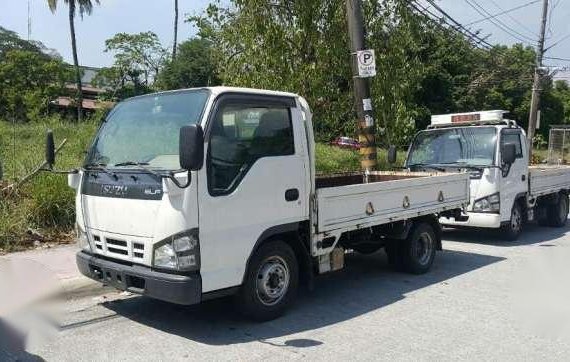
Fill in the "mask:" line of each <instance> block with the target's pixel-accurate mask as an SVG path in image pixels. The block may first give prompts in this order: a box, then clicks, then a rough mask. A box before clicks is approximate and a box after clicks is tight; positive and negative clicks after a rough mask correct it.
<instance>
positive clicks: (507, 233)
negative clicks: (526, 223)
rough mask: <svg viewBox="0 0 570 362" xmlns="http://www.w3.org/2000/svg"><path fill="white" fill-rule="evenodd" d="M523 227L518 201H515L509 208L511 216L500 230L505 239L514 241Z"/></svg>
mask: <svg viewBox="0 0 570 362" xmlns="http://www.w3.org/2000/svg"><path fill="white" fill-rule="evenodd" d="M522 227H523V212H522V208H521V205H520V203H518V202H515V204H514V205H513V208H512V210H511V218H510V220H509V221H508V223H507V224H505V225H503V227H502V232H503V236H504V238H505V239H506V240H509V241H514V240H517V239H518V238H519V235H520V234H521V232H522Z"/></svg>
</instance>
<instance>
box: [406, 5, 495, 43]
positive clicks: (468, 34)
mask: <svg viewBox="0 0 570 362" xmlns="http://www.w3.org/2000/svg"><path fill="white" fill-rule="evenodd" d="M426 1H427V2H428V3H429V4H430V5H431V6H432V7H433V8H434V9H435V10H436V11H438V12H439V13H440V14H441V15H442V16H443V18H440V17H438V16H437V15H435V14H434V13H433V12H431V11H430V9H428V8H427V7H425V6H423V5H420V4H419V3H418V2H417V1H414V0H408V3H409V4H411V5H412V6H413V7H414V8H415V9H416V10H417V11H418V12H419V13H420V14H422V15H424V16H427V15H425V13H422V11H421V10H420V9H418V8H417V6H420V7H421V8H422V9H423V10H424V11H425V12H427V13H429V14H431V15H432V16H434V17H436V18H437V19H439V20H441V21H443V22H444V23H445V24H446V25H448V26H450V27H451V28H452V29H454V30H455V31H457V32H459V33H461V34H463V35H464V36H466V37H467V38H468V40H469V41H474V42H475V44H476V45H480V46H482V47H483V48H485V49H490V48H492V47H493V45H492V44H490V43H489V42H487V40H486V38H481V37H480V36H479V34H478V33H474V32H472V31H471V30H470V29H468V28H466V27H465V26H464V25H462V24H461V23H459V22H458V21H457V20H455V19H454V18H453V17H451V16H450V15H449V14H448V13H447V12H446V11H444V10H443V9H442V8H441V7H439V6H438V5H437V4H436V3H435V2H434V1H433V0H426ZM428 17H429V16H428ZM445 19H447V20H448V21H445ZM432 20H433V19H432ZM449 22H451V23H452V24H450V23H449Z"/></svg>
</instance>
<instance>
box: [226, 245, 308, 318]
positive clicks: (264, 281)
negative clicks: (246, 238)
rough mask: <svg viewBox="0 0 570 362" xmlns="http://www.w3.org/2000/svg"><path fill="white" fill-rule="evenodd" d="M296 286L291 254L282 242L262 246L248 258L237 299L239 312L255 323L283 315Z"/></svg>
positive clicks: (294, 258) (295, 292) (292, 253)
mask: <svg viewBox="0 0 570 362" xmlns="http://www.w3.org/2000/svg"><path fill="white" fill-rule="evenodd" d="M298 284H299V267H298V263H297V259H296V257H295V253H294V252H293V250H292V249H291V247H290V246H289V245H288V244H286V243H284V242H282V241H271V242H268V243H266V244H264V245H262V246H261V247H260V248H259V249H258V250H257V251H255V253H254V254H253V256H252V259H251V261H250V265H249V267H248V269H247V272H246V276H245V279H244V284H243V285H242V287H241V289H240V292H239V293H238V295H237V304H238V307H239V309H240V310H241V312H242V313H243V314H244V315H246V316H247V317H249V318H251V319H254V320H257V321H268V320H272V319H275V318H277V317H280V316H281V315H283V313H284V312H285V310H286V309H287V307H289V305H290V304H291V303H292V301H293V300H294V298H295V296H296V294H297V287H298Z"/></svg>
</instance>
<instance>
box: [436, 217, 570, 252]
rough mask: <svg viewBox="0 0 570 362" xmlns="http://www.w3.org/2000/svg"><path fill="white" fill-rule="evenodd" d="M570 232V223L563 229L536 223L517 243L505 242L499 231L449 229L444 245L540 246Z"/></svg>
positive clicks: (530, 225)
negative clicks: (454, 243)
mask: <svg viewBox="0 0 570 362" xmlns="http://www.w3.org/2000/svg"><path fill="white" fill-rule="evenodd" d="M569 232H570V222H569V223H568V224H567V225H566V226H565V227H562V228H554V227H542V226H538V225H537V224H535V223H530V224H528V225H525V228H524V230H523V232H522V234H521V235H520V237H519V239H518V240H516V241H508V240H505V239H504V238H503V237H502V236H501V231H499V230H489V229H448V228H445V229H444V230H443V235H442V239H443V245H444V247H445V241H458V242H462V243H470V244H485V245H491V246H499V247H513V246H522V245H533V244H540V243H543V242H549V241H553V240H556V239H558V238H561V237H563V236H565V235H567V234H568V233H569Z"/></svg>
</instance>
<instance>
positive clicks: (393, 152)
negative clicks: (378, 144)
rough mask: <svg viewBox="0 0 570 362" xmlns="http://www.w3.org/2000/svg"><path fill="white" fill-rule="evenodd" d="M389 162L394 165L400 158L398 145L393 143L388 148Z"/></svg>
mask: <svg viewBox="0 0 570 362" xmlns="http://www.w3.org/2000/svg"><path fill="white" fill-rule="evenodd" d="M387 156H388V163H389V164H390V165H393V164H395V163H396V161H397V160H398V150H397V149H396V146H394V145H391V146H390V148H388V155H387Z"/></svg>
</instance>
